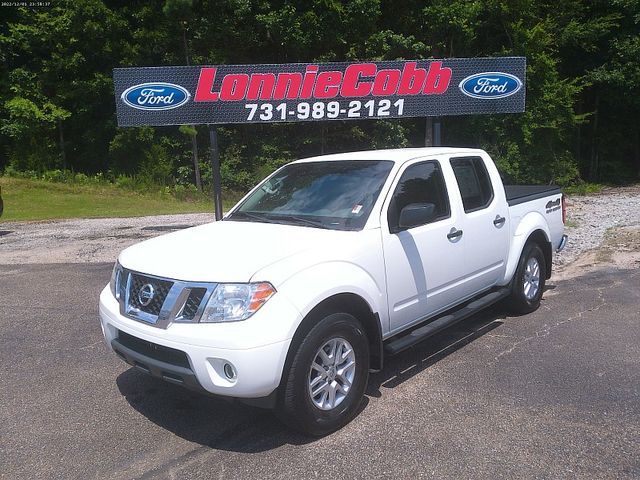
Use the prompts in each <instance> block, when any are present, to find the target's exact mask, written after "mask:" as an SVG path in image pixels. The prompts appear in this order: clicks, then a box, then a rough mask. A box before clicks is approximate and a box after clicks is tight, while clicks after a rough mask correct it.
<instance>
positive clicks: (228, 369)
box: [223, 363, 236, 380]
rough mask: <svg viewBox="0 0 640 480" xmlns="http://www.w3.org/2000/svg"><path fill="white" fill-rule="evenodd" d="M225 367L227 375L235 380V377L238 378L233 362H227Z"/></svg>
mask: <svg viewBox="0 0 640 480" xmlns="http://www.w3.org/2000/svg"><path fill="white" fill-rule="evenodd" d="M223 368H224V374H225V375H226V376H227V378H228V379H229V380H233V379H234V378H236V370H235V369H234V368H233V366H232V365H231V364H229V363H225V364H224V367H223Z"/></svg>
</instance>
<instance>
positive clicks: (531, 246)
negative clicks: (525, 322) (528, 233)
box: [508, 243, 547, 314]
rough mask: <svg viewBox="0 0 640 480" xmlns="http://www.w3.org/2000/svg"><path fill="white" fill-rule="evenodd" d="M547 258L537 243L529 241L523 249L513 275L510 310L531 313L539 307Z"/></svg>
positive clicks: (509, 300)
mask: <svg viewBox="0 0 640 480" xmlns="http://www.w3.org/2000/svg"><path fill="white" fill-rule="evenodd" d="M546 271H547V269H546V260H545V258H544V254H543V253H542V250H541V249H540V247H539V246H538V244H537V243H527V244H526V245H525V246H524V249H523V250H522V255H521V256H520V260H518V268H516V273H515V275H514V277H513V281H512V285H511V295H510V296H509V298H508V306H509V310H511V312H512V313H515V314H525V313H531V312H533V311H535V310H537V309H538V307H539V306H540V300H541V299H542V293H543V291H544V285H545V280H546V278H545V277H546Z"/></svg>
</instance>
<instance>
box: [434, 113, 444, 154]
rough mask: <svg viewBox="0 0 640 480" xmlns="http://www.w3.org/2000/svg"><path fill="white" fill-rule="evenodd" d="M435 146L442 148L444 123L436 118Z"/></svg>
mask: <svg viewBox="0 0 640 480" xmlns="http://www.w3.org/2000/svg"><path fill="white" fill-rule="evenodd" d="M433 146H434V147H441V146H442V123H441V122H440V119H439V118H436V119H435V121H434V122H433Z"/></svg>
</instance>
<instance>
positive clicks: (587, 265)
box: [553, 225, 640, 280]
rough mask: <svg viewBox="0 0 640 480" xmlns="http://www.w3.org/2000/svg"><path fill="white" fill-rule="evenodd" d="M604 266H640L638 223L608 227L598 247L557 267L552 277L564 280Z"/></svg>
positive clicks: (636, 267) (630, 267)
mask: <svg viewBox="0 0 640 480" xmlns="http://www.w3.org/2000/svg"><path fill="white" fill-rule="evenodd" d="M606 267H614V268H621V269H638V268H640V226H639V225H633V226H627V227H615V228H610V229H608V230H607V231H606V233H605V235H604V240H603V242H602V244H601V245H600V246H599V247H598V248H596V249H593V250H589V251H587V252H585V253H583V254H582V255H581V256H580V257H579V258H578V259H577V260H576V261H574V262H572V263H570V264H568V265H566V266H563V267H561V268H559V269H557V270H556V273H554V275H553V278H554V280H565V279H567V278H572V277H577V276H580V275H584V274H586V273H589V272H591V271H593V270H596V269H600V268H606Z"/></svg>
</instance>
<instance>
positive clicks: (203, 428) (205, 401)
mask: <svg viewBox="0 0 640 480" xmlns="http://www.w3.org/2000/svg"><path fill="white" fill-rule="evenodd" d="M116 383H117V385H118V388H119V389H120V393H122V395H123V396H124V397H125V398H126V400H127V402H129V404H130V405H131V406H132V407H133V408H135V409H136V410H137V411H138V412H140V413H141V414H142V415H144V416H145V417H147V418H148V419H149V420H151V421H152V422H153V423H155V424H157V425H159V426H160V427H162V428H164V429H166V430H168V431H170V432H172V433H174V434H175V435H177V436H179V437H182V438H184V439H185V440H188V441H190V442H195V443H198V444H200V445H203V446H207V447H211V448H215V449H218V450H226V451H233V452H242V453H257V452H263V451H267V450H272V449H274V448H277V447H280V446H282V445H285V444H294V445H302V444H306V443H310V442H312V441H313V440H314V439H313V438H308V437H305V436H303V435H301V434H298V433H297V432H295V431H293V430H291V429H288V428H287V427H286V426H284V425H283V424H281V423H280V422H279V421H278V419H277V418H276V417H275V415H274V414H273V413H272V412H271V411H269V410H263V409H259V408H253V407H249V406H246V405H243V404H241V403H239V402H231V401H227V400H224V399H221V398H215V397H208V396H206V395H201V394H197V393H194V392H191V391H189V390H187V389H185V388H182V387H178V386H175V385H172V384H170V383H167V382H163V381H162V380H158V379H155V378H153V377H150V376H148V375H146V374H144V373H141V372H139V371H138V370H136V369H135V368H130V369H128V370H126V371H125V372H123V373H122V374H120V375H119V376H118V378H117V380H116Z"/></svg>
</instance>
